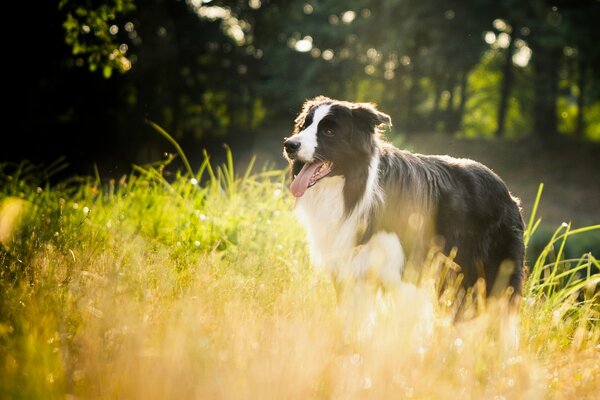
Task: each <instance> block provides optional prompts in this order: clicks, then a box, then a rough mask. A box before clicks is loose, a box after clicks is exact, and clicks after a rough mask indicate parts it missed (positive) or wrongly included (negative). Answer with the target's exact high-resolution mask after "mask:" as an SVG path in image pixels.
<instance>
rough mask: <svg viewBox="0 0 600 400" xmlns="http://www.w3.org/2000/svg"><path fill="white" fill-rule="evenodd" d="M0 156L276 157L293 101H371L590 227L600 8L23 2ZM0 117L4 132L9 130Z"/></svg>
mask: <svg viewBox="0 0 600 400" xmlns="http://www.w3.org/2000/svg"><path fill="white" fill-rule="evenodd" d="M19 3H20V4H19V5H17V7H18V8H21V9H20V10H18V12H16V13H14V14H12V15H13V17H12V18H11V20H12V21H11V22H12V23H15V26H16V27H15V28H13V29H11V31H10V32H9V33H10V34H11V35H12V38H11V39H10V42H11V43H12V44H11V45H10V49H9V50H8V52H7V54H11V55H12V56H11V57H10V60H11V65H13V66H14V68H13V69H14V70H15V71H14V72H11V73H10V74H7V75H5V76H7V77H8V79H9V80H13V79H14V81H13V82H10V83H11V84H10V85H9V86H10V87H13V89H8V90H9V93H8V94H7V95H6V96H7V97H8V100H9V106H8V110H9V111H8V115H7V116H6V118H7V120H6V121H5V129H4V133H3V134H2V145H1V146H0V149H1V150H0V157H1V158H0V161H12V162H18V161H21V160H25V159H26V160H30V161H31V162H33V163H36V164H38V163H43V164H46V165H49V164H50V163H52V162H54V161H56V160H57V159H61V157H64V159H61V160H64V161H61V162H65V163H68V165H69V167H68V168H67V169H66V170H63V171H62V175H61V176H64V175H65V174H66V175H72V174H76V173H77V174H92V173H94V166H96V167H97V170H98V173H99V175H100V176H101V177H102V178H103V179H104V178H111V177H117V178H118V177H119V176H120V174H123V173H127V172H128V171H130V168H131V164H134V163H135V164H144V163H148V162H152V161H156V160H160V159H164V157H165V152H169V153H172V152H174V149H173V148H172V147H171V145H170V144H169V143H167V142H166V141H165V140H164V139H163V138H162V137H160V136H159V135H158V134H157V133H156V132H155V131H153V129H152V128H151V127H150V126H149V125H148V124H146V123H145V121H146V120H151V121H154V122H156V123H157V124H159V125H160V126H162V127H163V128H164V129H165V130H166V131H168V132H169V133H170V134H171V135H172V136H173V137H174V138H175V139H176V140H177V141H178V142H179V143H180V144H181V146H182V147H183V149H184V151H185V153H186V154H187V155H188V157H189V158H190V159H191V160H192V164H194V165H196V166H197V165H199V162H200V159H201V157H202V152H201V150H202V149H207V150H208V151H209V153H210V154H212V155H213V156H214V158H216V159H217V160H218V159H219V158H220V157H222V155H223V147H222V145H223V143H227V144H229V145H230V146H231V147H232V149H233V153H234V156H235V157H236V158H237V159H238V160H240V161H241V162H244V161H245V160H247V159H248V158H249V157H250V155H251V154H257V155H258V164H259V165H262V164H263V163H265V162H270V163H272V164H271V165H274V166H284V163H283V160H282V159H281V149H280V146H281V142H282V138H283V137H284V136H286V135H287V134H289V132H290V130H291V128H292V121H293V119H294V117H295V115H296V113H297V112H298V110H299V108H300V106H301V104H302V102H303V101H304V100H305V99H306V98H309V97H312V96H316V95H319V94H324V95H327V96H330V97H335V98H341V99H345V100H351V101H370V102H375V103H377V104H379V107H380V108H381V109H382V110H383V111H385V112H386V113H388V114H390V115H391V116H392V120H393V124H394V126H393V128H392V130H391V131H389V132H387V137H388V138H389V139H391V140H392V141H394V143H396V144H397V145H398V146H400V147H404V148H408V149H411V150H415V151H420V152H426V153H444V154H445V153H448V154H450V155H454V156H462V157H470V158H474V159H477V160H479V161H482V162H485V163H486V164H488V165H489V166H490V167H492V168H493V169H494V170H495V171H497V172H498V173H499V174H500V175H501V176H502V177H503V178H505V179H506V180H507V181H508V183H509V186H510V187H511V189H512V190H513V193H514V194H515V195H517V196H519V197H521V198H522V199H523V200H524V206H525V213H526V214H527V213H528V207H529V206H530V205H531V203H532V201H533V198H534V196H535V193H536V190H537V186H538V184H539V182H542V181H543V182H545V183H546V191H545V195H544V198H543V203H542V213H543V214H544V217H545V221H546V222H547V223H549V224H555V223H560V222H562V221H563V220H572V221H573V222H574V223H575V224H589V223H594V222H595V223H598V222H599V221H600V146H599V144H598V143H599V142H600V45H599V43H600V25H599V21H600V2H599V1H598V0H581V1H577V0H564V1H558V0H557V1H546V0H531V1H519V0H500V1H499V0H460V1H459V0H456V1H451V0H448V1H442V0H419V1H414V0H387V1H382V0H362V1H354V0H344V1H339V0H302V1H296V0H281V1H271V0H243V1H242V0H240V1H218V0H212V1H208V0H143V1H142V0H60V1H42V2H37V3H36V4H35V5H34V4H31V3H29V2H19ZM8 127H10V128H8Z"/></svg>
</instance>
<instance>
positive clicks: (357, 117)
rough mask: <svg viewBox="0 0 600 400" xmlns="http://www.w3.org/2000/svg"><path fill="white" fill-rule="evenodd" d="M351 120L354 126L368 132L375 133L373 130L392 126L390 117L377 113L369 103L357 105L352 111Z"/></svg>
mask: <svg viewBox="0 0 600 400" xmlns="http://www.w3.org/2000/svg"><path fill="white" fill-rule="evenodd" d="M352 119H353V121H354V124H355V126H358V127H359V128H360V129H361V130H366V131H368V132H375V128H376V127H378V126H381V125H385V126H392V119H391V118H390V116H389V115H387V114H385V113H382V112H381V111H379V110H378V109H377V108H376V107H375V105H373V104H371V103H359V104H357V105H356V107H354V108H353V109H352Z"/></svg>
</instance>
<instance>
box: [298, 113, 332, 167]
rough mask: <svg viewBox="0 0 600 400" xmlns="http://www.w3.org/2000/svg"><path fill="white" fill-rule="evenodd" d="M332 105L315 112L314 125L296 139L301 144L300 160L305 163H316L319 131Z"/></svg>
mask: <svg viewBox="0 0 600 400" xmlns="http://www.w3.org/2000/svg"><path fill="white" fill-rule="evenodd" d="M330 110H331V105H329V104H324V105H321V106H319V107H317V109H316V110H315V112H314V116H313V120H312V123H311V124H310V125H309V126H307V127H306V128H304V130H302V131H301V132H299V133H298V134H297V136H296V139H297V140H298V141H299V142H300V150H299V151H298V159H300V160H301V161H304V162H312V161H314V156H315V151H316V149H317V131H318V128H319V123H320V122H321V120H322V119H323V118H324V117H325V116H326V115H327V114H329V111H330Z"/></svg>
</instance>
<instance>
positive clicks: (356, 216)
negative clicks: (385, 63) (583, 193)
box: [284, 96, 525, 299]
mask: <svg viewBox="0 0 600 400" xmlns="http://www.w3.org/2000/svg"><path fill="white" fill-rule="evenodd" d="M294 122H295V126H294V131H293V135H291V136H290V137H287V138H285V141H284V156H285V157H286V158H287V160H288V162H289V164H290V170H291V178H292V182H291V185H290V190H291V192H292V194H293V196H294V197H295V198H296V206H295V208H296V214H297V216H298V218H299V220H300V222H301V224H302V225H303V226H304V228H305V229H306V232H307V236H308V243H309V248H310V258H311V262H312V263H313V264H314V266H315V267H316V268H319V269H324V270H326V271H328V272H329V273H330V274H331V276H332V278H333V282H334V284H335V287H336V290H337V291H339V290H340V288H343V287H344V283H348V282H350V281H355V282H356V281H364V280H367V279H375V280H376V281H377V282H378V284H380V285H381V287H383V288H393V287H398V286H399V285H401V284H402V282H403V280H404V279H405V278H406V276H407V274H408V271H409V270H416V271H418V270H419V269H420V268H422V266H423V264H424V263H425V260H426V258H427V257H428V254H430V250H431V249H432V248H436V246H437V248H439V251H440V252H442V253H444V254H446V255H451V256H452V257H453V258H454V262H455V263H456V264H458V266H460V274H462V281H461V285H462V287H463V288H469V287H472V286H474V285H475V284H476V283H477V281H478V280H481V279H484V280H485V290H486V295H489V294H490V293H491V292H492V289H493V288H494V289H496V288H495V287H494V284H495V282H496V280H497V278H499V276H500V275H502V274H501V272H506V271H507V270H508V273H507V274H505V275H506V276H507V278H506V279H504V281H503V283H502V284H501V286H502V289H505V290H508V291H509V292H512V296H511V298H512V299H515V298H518V297H519V296H520V295H521V293H522V287H523V282H524V279H525V266H524V251H525V248H524V242H523V229H524V224H523V219H522V216H521V210H520V205H519V201H518V199H516V198H515V197H513V196H512V195H511V194H510V192H509V190H508V188H507V186H506V184H505V183H504V182H503V181H502V180H501V179H500V178H499V177H498V176H497V175H496V174H495V173H494V172H493V171H492V170H490V169H489V168H487V167H486V166H484V165H482V164H480V163H478V162H475V161H472V160H468V159H457V158H453V157H449V156H445V155H443V156H437V155H422V154H416V153H412V152H409V151H405V150H400V149H398V148H396V147H395V146H393V145H392V144H391V143H389V142H387V141H386V140H384V139H383V138H382V136H381V129H380V128H381V127H384V126H391V118H390V117H389V116H388V115H386V114H385V113H383V112H381V111H379V110H378V109H377V107H376V105H374V104H371V103H352V102H347V101H339V100H333V99H330V98H328V97H324V96H319V97H316V98H313V99H310V100H307V101H306V102H305V103H304V105H303V106H302V109H301V111H300V113H299V115H298V116H297V118H296V119H295V121H294ZM507 266H508V269H507V268H505V267H507Z"/></svg>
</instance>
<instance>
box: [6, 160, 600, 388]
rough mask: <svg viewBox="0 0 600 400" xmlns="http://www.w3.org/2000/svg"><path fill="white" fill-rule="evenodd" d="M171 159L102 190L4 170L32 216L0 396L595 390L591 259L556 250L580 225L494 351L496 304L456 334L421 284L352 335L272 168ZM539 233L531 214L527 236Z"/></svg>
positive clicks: (551, 253) (9, 263) (11, 251)
mask: <svg viewBox="0 0 600 400" xmlns="http://www.w3.org/2000/svg"><path fill="white" fill-rule="evenodd" d="M171 161H172V157H171V158H169V159H168V160H167V161H165V162H161V163H157V164H154V165H146V166H138V167H136V168H135V172H134V173H131V174H130V175H128V176H124V177H123V178H121V179H120V180H118V181H110V182H109V183H108V184H101V183H100V180H99V179H98V178H85V179H77V180H72V181H68V182H64V183H61V184H59V185H57V186H53V187H51V186H48V185H43V184H42V183H41V182H36V178H35V177H36V176H39V175H38V174H35V173H34V172H35V171H32V170H29V173H26V172H23V171H24V170H26V167H25V166H24V165H21V166H20V167H19V166H17V167H16V168H15V167H14V166H9V165H5V166H3V167H2V168H0V196H1V198H2V199H3V201H4V202H8V201H11V199H21V200H20V201H25V202H27V204H28V206H27V208H24V209H23V210H25V211H24V212H23V216H22V222H21V225H20V228H19V229H17V230H13V233H12V234H11V235H10V238H9V239H8V240H4V241H3V246H2V250H0V267H1V270H0V290H1V291H2V296H0V318H1V319H0V396H1V397H6V398H39V397H44V398H64V397H65V396H76V397H85V398H106V397H109V398H115V397H127V398H166V397H177V398H190V397H193V398H198V397H200V398H205V397H211V398H212V397H218V398H240V397H248V396H253V397H254V396H256V397H276V398H309V397H312V398H314V397H319V398H322V397H342V398H358V397H360V398H364V397H370V398H397V397H398V396H399V395H400V396H406V397H416V398H455V397H456V395H457V393H459V394H460V396H462V397H466V398H493V397H494V396H504V397H506V398H518V397H523V396H532V397H535V398H541V397H552V398H574V397H580V396H583V397H586V396H589V397H592V396H594V393H597V391H598V390H599V389H600V387H599V386H598V384H599V382H600V379H598V378H600V364H598V346H599V345H600V327H599V326H598V323H597V321H598V318H599V315H598V313H599V312H600V308H599V302H598V292H597V291H596V290H595V287H596V284H597V283H598V281H599V280H600V273H599V271H598V267H599V264H598V261H597V260H596V258H595V257H594V256H592V255H591V254H584V255H583V256H582V257H580V258H577V259H574V260H567V259H565V258H564V256H563V245H564V242H565V240H566V239H567V237H570V236H572V235H575V234H577V231H580V232H581V231H582V229H579V230H577V229H573V228H571V227H570V226H565V227H561V228H560V229H559V230H558V231H557V232H556V233H555V234H554V236H553V237H552V240H551V241H550V242H549V243H548V246H547V247H546V248H544V249H543V251H542V252H541V253H540V255H539V257H538V258H537V261H536V262H535V264H534V265H533V266H532V270H531V278H530V279H529V282H528V285H527V292H526V293H525V299H524V301H523V302H522V306H521V310H520V313H519V315H520V318H521V330H520V335H519V336H520V340H521V345H520V346H519V347H518V348H514V347H511V346H508V347H505V346H504V345H503V343H504V342H503V341H502V340H501V337H502V335H501V332H502V331H503V326H502V324H503V321H504V320H503V319H502V318H501V317H500V316H501V315H502V307H503V306H502V304H503V303H502V302H501V301H500V302H499V303H497V304H496V303H490V304H488V305H487V310H485V311H481V310H480V311H479V317H478V318H476V319H474V320H473V321H471V322H465V323H461V324H452V323H449V319H451V317H452V315H451V314H450V310H451V308H452V307H450V305H452V304H454V303H455V298H454V297H453V295H452V293H451V292H450V293H446V295H445V297H443V298H442V301H441V303H437V302H436V301H434V300H432V301H433V303H432V304H433V308H432V309H429V308H427V307H424V308H423V307H421V306H419V307H417V306H416V305H417V304H420V305H426V304H428V301H430V300H429V299H430V297H429V294H428V292H427V291H426V290H424V291H414V290H408V291H407V293H405V294H404V295H402V294H400V297H398V298H393V297H392V298H383V299H379V300H376V301H375V303H374V305H373V307H374V308H373V309H372V312H371V313H370V314H369V315H370V318H373V317H374V318H375V320H374V322H372V324H374V325H371V326H372V329H371V330H366V331H365V330H363V329H358V331H357V332H354V331H353V330H352V329H351V330H350V334H348V330H347V329H346V328H345V327H344V324H343V323H342V321H340V314H339V313H338V311H336V302H335V295H334V291H333V289H332V286H331V284H330V282H329V281H328V279H327V277H324V276H321V275H320V274H318V273H315V272H313V271H312V270H311V268H310V267H309V260H308V256H307V253H306V244H305V242H304V240H303V235H301V234H299V232H301V230H300V229H299V227H298V226H297V223H296V221H295V218H294V216H293V214H292V210H291V208H292V206H291V204H292V198H291V196H290V195H289V194H288V191H287V189H286V178H285V175H286V174H285V172H284V171H270V170H263V171H262V172H258V173H256V172H251V167H249V168H248V169H247V170H246V171H243V172H242V173H241V174H240V173H236V172H235V171H234V167H233V165H234V163H233V159H232V158H231V155H230V154H229V160H228V162H227V163H226V164H225V165H222V166H220V167H214V166H213V165H211V163H210V162H209V160H208V157H206V159H205V161H204V162H203V163H202V164H201V166H200V168H199V169H198V170H192V171H191V172H188V173H186V174H182V173H175V174H173V173H170V172H169V171H170V169H169V163H170V162H171ZM24 167H25V168H24ZM198 182H201V183H200V184H199V183H198ZM538 201H539V198H538ZM3 204H4V203H3ZM4 210H6V209H5V208H2V209H1V210H0V225H2V223H3V221H6V220H3V218H2V216H3V215H4V214H3V213H4ZM11 221H14V219H11ZM537 226H539V222H536V216H535V211H534V212H533V213H532V218H531V222H530V223H529V230H528V233H527V235H528V240H529V238H531V237H535V236H531V235H532V234H533V235H535V234H534V230H535V228H536V227H537ZM596 228H597V227H596ZM584 229H591V228H584ZM580 234H581V233H580ZM424 287H425V288H426V286H424ZM428 318H432V320H431V323H432V324H431V325H429V324H427V323H425V322H426V320H427V319H428ZM427 326H429V329H425V328H424V327H427ZM423 329H425V330H423ZM353 332H354V333H355V334H354V333H353ZM431 382H435V385H432V384H431Z"/></svg>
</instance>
